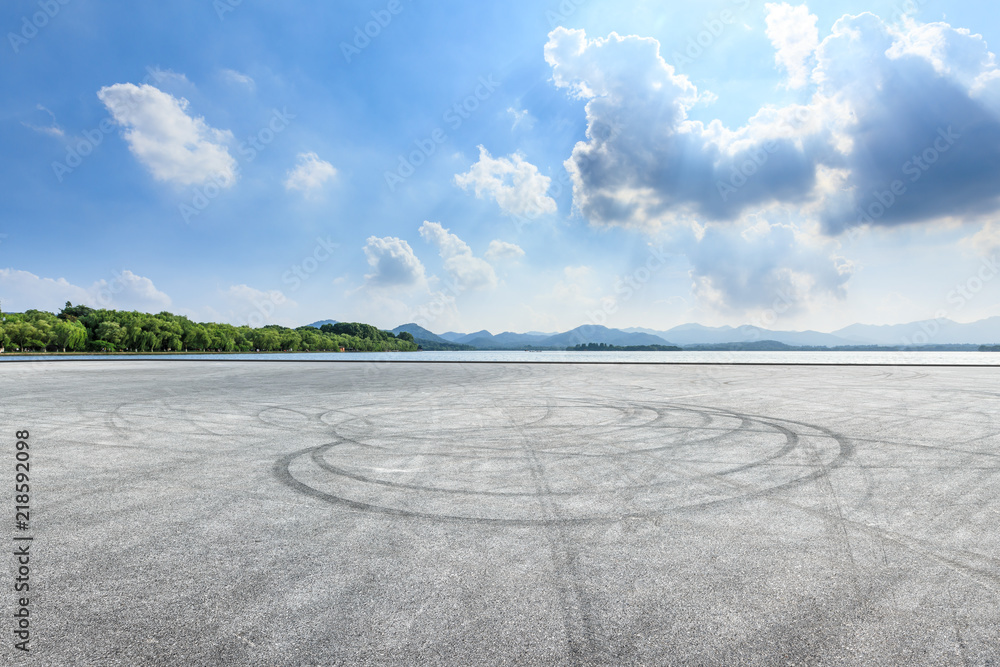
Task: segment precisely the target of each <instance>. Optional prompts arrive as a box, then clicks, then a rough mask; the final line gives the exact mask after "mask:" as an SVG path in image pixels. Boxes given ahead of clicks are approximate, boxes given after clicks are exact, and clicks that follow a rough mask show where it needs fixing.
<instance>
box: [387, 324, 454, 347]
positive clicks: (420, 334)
mask: <svg viewBox="0 0 1000 667" xmlns="http://www.w3.org/2000/svg"><path fill="white" fill-rule="evenodd" d="M402 331H405V332H407V333H409V334H412V335H413V338H414V340H416V339H417V338H419V339H420V340H423V341H432V342H435V343H448V342H451V341H448V340H446V339H444V338H442V337H441V336H438V335H437V334H436V333H433V332H431V331H428V330H427V329H425V328H423V327H422V326H420V325H419V324H414V323H413V322H411V323H409V324H401V325H400V326H398V327H396V328H395V329H393V330H392V333H393V335H394V336H398V335H399V334H400V332H402Z"/></svg>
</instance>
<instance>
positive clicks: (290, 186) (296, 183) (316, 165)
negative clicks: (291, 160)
mask: <svg viewBox="0 0 1000 667" xmlns="http://www.w3.org/2000/svg"><path fill="white" fill-rule="evenodd" d="M336 176H337V170H336V169H335V168H334V166H333V165H332V164H330V163H329V162H327V161H326V160H321V159H320V157H319V155H317V154H316V153H312V152H310V153H299V156H298V161H297V162H296V164H295V168H294V169H291V170H289V172H288V174H286V178H285V189H286V190H298V191H300V192H302V193H304V194H305V195H306V196H309V195H313V194H316V193H317V192H319V191H321V190H322V189H323V186H324V185H325V184H327V183H329V182H330V181H332V180H333V179H334V178H335V177H336Z"/></svg>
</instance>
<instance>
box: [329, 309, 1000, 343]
mask: <svg viewBox="0 0 1000 667" xmlns="http://www.w3.org/2000/svg"><path fill="white" fill-rule="evenodd" d="M328 322H329V323H335V322H336V320H322V321H320V322H315V323H313V324H312V325H311V326H315V327H319V326H322V325H323V324H326V323H328ZM401 331H407V332H409V333H411V334H413V337H414V338H415V339H420V340H425V341H432V342H435V343H442V344H447V343H453V344H459V345H468V346H472V347H475V348H477V349H481V350H504V349H507V350H509V349H523V348H526V347H535V348H554V349H563V348H567V347H572V346H575V345H581V344H587V343H606V344H608V345H616V346H622V347H624V346H629V345H679V346H682V347H695V346H704V345H727V344H738V343H745V344H756V343H760V342H763V341H773V342H775V343H780V344H782V345H788V346H791V347H845V346H864V345H879V346H888V347H897V346H928V345H931V346H933V345H995V344H997V343H1000V316H997V317H990V318H987V319H984V320H979V321H977V322H969V323H960V322H955V321H953V320H948V319H942V320H925V321H920V322H909V323H906V324H890V325H873V324H852V325H850V326H847V327H843V328H842V329H838V330H836V331H833V332H831V333H824V332H821V331H811V330H808V331H777V330H771V329H764V328H760V327H755V326H751V325H745V326H741V327H730V326H721V327H709V326H705V325H702V324H697V323H694V322H692V323H687V324H681V325H679V326H676V327H673V328H671V329H666V330H663V331H660V330H656V329H649V328H645V327H629V328H627V329H612V328H608V327H604V326H600V325H596V324H585V325H583V326H579V327H577V328H575V329H571V330H569V331H564V332H561V333H556V334H547V333H539V332H530V333H517V332H514V331H505V332H503V333H500V334H496V335H494V334H492V333H490V332H489V331H487V330H485V329H483V330H481V331H476V332H473V333H458V332H454V331H448V332H446V333H443V334H436V333H434V332H432V331H429V330H428V329H425V328H423V327H421V326H419V325H417V324H414V323H409V324H403V325H400V326H398V327H396V328H395V329H392V333H394V334H399V333H400V332H401Z"/></svg>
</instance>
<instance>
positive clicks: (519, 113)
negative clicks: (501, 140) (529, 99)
mask: <svg viewBox="0 0 1000 667" xmlns="http://www.w3.org/2000/svg"><path fill="white" fill-rule="evenodd" d="M507 113H508V114H509V115H510V116H512V117H513V118H514V124H513V125H511V128H510V129H512V130H516V129H517V128H518V127H522V128H524V129H525V130H530V129H531V128H532V127H534V126H535V119H534V118H533V117H532V115H531V114H530V113H528V110H527V109H515V108H514V107H507Z"/></svg>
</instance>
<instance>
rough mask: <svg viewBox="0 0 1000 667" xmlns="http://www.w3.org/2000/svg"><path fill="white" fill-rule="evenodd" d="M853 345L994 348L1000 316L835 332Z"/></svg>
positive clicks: (998, 339) (864, 326)
mask: <svg viewBox="0 0 1000 667" xmlns="http://www.w3.org/2000/svg"><path fill="white" fill-rule="evenodd" d="M833 333H834V334H835V335H837V336H841V337H843V338H846V339H847V340H849V341H850V342H851V344H853V345H925V344H932V345H950V344H961V343H965V344H973V345H990V344H994V343H1000V317H990V318H987V319H985V320H979V321H978V322H969V323H968V324H962V323H959V322H955V321H953V320H947V319H943V320H924V321H921V322H910V323H909V324H885V325H872V324H852V325H851V326H849V327H844V328H843V329H840V330H838V331H834V332H833Z"/></svg>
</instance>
